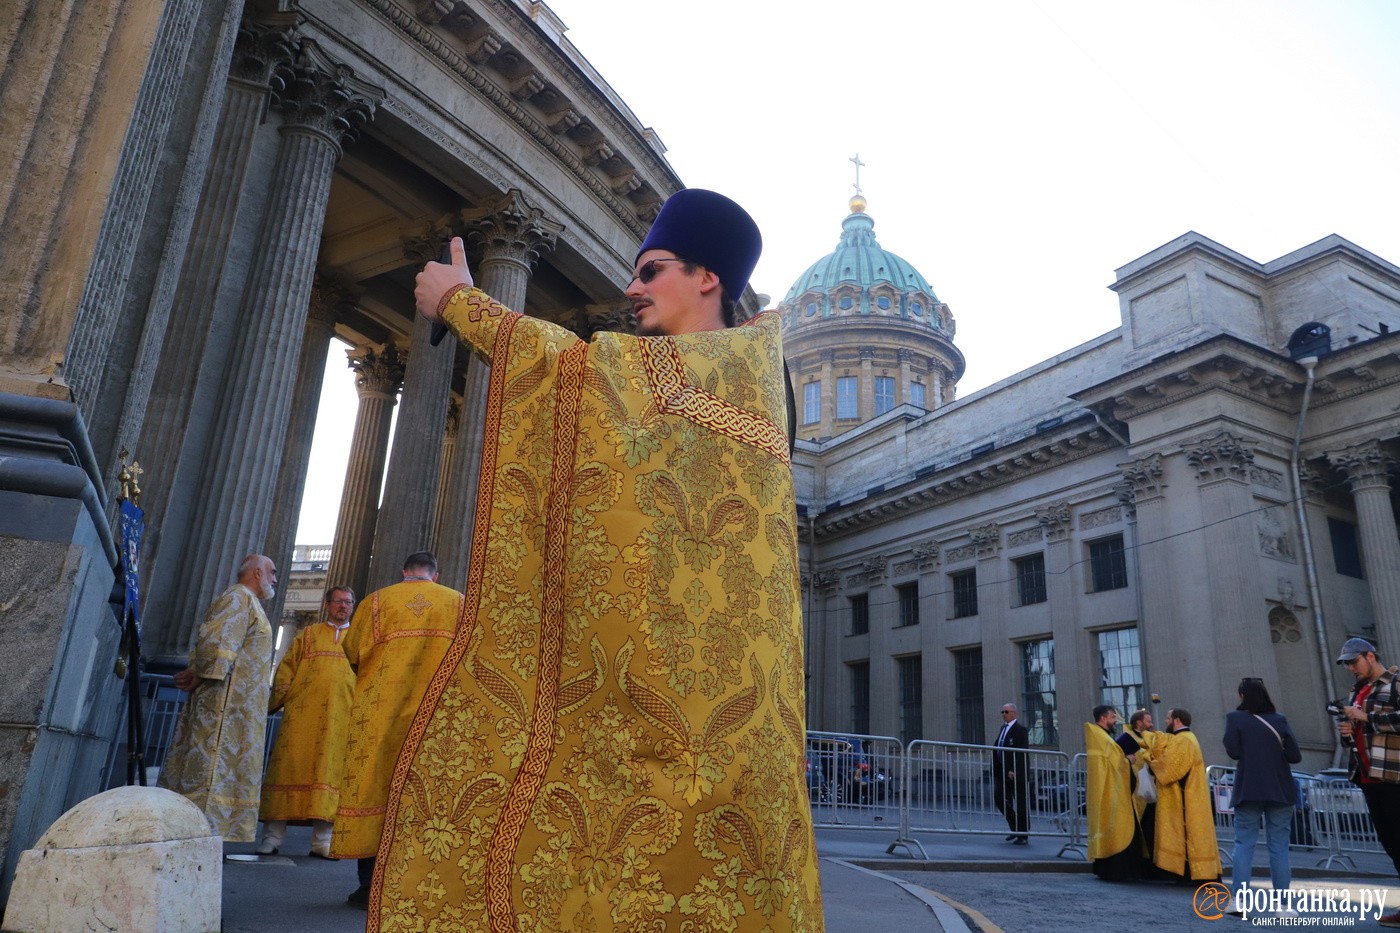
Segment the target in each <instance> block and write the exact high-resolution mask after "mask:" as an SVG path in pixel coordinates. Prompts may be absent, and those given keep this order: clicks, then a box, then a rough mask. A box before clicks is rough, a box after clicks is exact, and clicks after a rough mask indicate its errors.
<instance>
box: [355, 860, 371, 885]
mask: <svg viewBox="0 0 1400 933" xmlns="http://www.w3.org/2000/svg"><path fill="white" fill-rule="evenodd" d="M355 873H356V874H357V875H359V876H360V887H362V888H367V887H369V884H370V882H371V881H373V880H374V856H373V855H371V856H370V857H369V858H362V859H358V860H356V864H355Z"/></svg>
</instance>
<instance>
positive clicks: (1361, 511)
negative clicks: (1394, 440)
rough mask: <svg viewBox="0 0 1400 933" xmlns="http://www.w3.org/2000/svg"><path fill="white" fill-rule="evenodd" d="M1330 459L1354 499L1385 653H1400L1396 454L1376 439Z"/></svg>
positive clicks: (1378, 635) (1379, 640)
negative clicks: (1393, 482) (1393, 484)
mask: <svg viewBox="0 0 1400 933" xmlns="http://www.w3.org/2000/svg"><path fill="white" fill-rule="evenodd" d="M1327 459H1328V460H1330V461H1332V465H1333V466H1335V467H1336V468H1337V469H1339V470H1341V471H1342V473H1343V474H1344V475H1345V476H1346V478H1347V483H1348V484H1349V485H1350V486H1351V495H1352V499H1353V500H1354V501H1355V502H1356V523H1357V525H1358V527H1359V530H1360V532H1361V561H1362V566H1363V567H1364V568H1365V570H1366V585H1367V587H1368V588H1369V589H1370V591H1371V613H1372V615H1373V617H1374V618H1375V621H1376V639H1377V645H1376V647H1378V648H1379V649H1380V654H1381V657H1383V658H1392V657H1395V655H1396V653H1397V652H1400V535H1397V532H1396V526H1395V512H1394V510H1393V509H1391V507H1390V471H1391V470H1393V469H1394V468H1395V458H1394V457H1392V456H1391V455H1390V454H1389V453H1388V452H1387V451H1386V450H1385V449H1384V448H1382V447H1381V445H1380V444H1379V442H1377V441H1367V442H1366V443H1364V444H1357V445H1356V446H1355V447H1348V448H1346V449H1345V450H1339V451H1329V452H1328V454H1327Z"/></svg>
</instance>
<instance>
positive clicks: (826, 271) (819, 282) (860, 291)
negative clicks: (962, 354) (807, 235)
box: [783, 195, 953, 337]
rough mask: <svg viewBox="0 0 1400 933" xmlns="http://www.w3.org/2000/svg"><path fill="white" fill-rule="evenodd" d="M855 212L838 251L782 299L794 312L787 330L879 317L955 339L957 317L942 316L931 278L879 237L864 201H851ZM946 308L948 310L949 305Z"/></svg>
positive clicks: (815, 266) (811, 269)
mask: <svg viewBox="0 0 1400 933" xmlns="http://www.w3.org/2000/svg"><path fill="white" fill-rule="evenodd" d="M850 208H851V213H850V214H848V215H847V216H846V219H845V220H843V221H842V222H841V239H840V242H839V243H837V245H836V249H835V250H834V251H832V252H830V253H828V254H827V255H825V256H823V257H822V258H821V259H818V260H817V261H816V262H814V263H813V264H812V265H811V266H810V267H809V268H808V269H807V271H806V272H803V273H802V275H800V276H798V278H797V280H796V281H795V282H794V283H793V285H792V288H790V289H789V290H788V293H787V297H786V298H784V299H783V305H786V306H788V307H789V308H790V309H791V310H790V311H789V312H788V314H786V315H785V323H786V324H787V326H788V327H789V328H792V327H801V326H803V325H806V324H811V323H816V322H818V321H824V320H826V319H829V318H831V317H835V316H839V315H845V314H876V315H882V316H886V317H892V318H900V319H903V320H905V321H908V322H909V323H916V324H917V323H921V324H924V325H925V326H928V327H931V328H933V329H935V330H939V331H942V332H943V333H944V334H945V335H946V336H948V337H951V336H952V334H953V322H952V316H951V315H947V314H946V313H945V314H943V315H940V314H939V310H940V304H941V303H940V302H939V300H938V296H937V295H936V294H934V291H933V288H932V287H931V286H930V285H929V283H928V280H927V279H925V278H924V277H923V275H921V274H920V273H919V270H918V269H915V268H914V266H913V265H912V264H910V263H909V261H908V260H906V259H904V258H903V257H902V256H898V255H896V254H894V253H892V252H890V251H889V250H887V249H885V248H883V247H882V246H880V244H879V242H878V241H877V240H876V239H875V221H874V219H873V218H872V217H871V216H870V215H869V214H867V213H866V212H865V208H866V201H865V198H863V197H862V196H860V195H856V196H855V197H853V198H851V202H850ZM942 310H943V311H944V312H946V306H943V307H942Z"/></svg>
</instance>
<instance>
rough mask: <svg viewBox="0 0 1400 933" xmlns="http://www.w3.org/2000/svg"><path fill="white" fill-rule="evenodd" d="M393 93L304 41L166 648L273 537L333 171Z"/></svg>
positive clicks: (179, 647) (284, 97) (182, 638)
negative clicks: (346, 146)
mask: <svg viewBox="0 0 1400 933" xmlns="http://www.w3.org/2000/svg"><path fill="white" fill-rule="evenodd" d="M382 98H383V92H382V91H380V90H378V89H376V88H373V87H371V86H369V85H367V84H365V83H364V82H363V81H359V80H358V79H356V78H355V77H354V75H353V74H352V73H351V71H350V69H349V68H347V67H345V66H344V65H341V64H338V63H336V62H334V61H331V60H330V59H329V58H327V57H326V56H325V55H324V54H323V53H322V52H321V51H320V49H319V48H318V47H317V46H316V45H315V44H314V43H312V42H310V41H306V42H304V43H303V44H302V48H301V50H300V53H299V55H298V60H297V63H296V66H295V68H294V70H293V73H292V76H291V78H290V79H289V81H288V84H287V88H286V90H285V92H284V93H282V94H281V95H280V97H279V104H280V106H281V108H282V110H283V112H284V115H285V122H284V123H283V124H282V126H281V127H280V128H279V134H280V138H281V139H280V148H279V151H278V158H277V166H276V169H275V170H274V172H273V176H272V180H271V182H270V183H269V186H268V199H267V205H266V209H265V214H264V218H263V223H262V226H261V228H260V229H259V231H258V238H257V241H256V245H255V246H254V250H253V257H254V258H253V264H252V267H251V269H250V270H249V275H248V281H247V284H246V285H245V287H244V290H243V298H242V301H241V302H240V306H239V311H238V315H237V320H238V330H237V333H236V334H235V337H234V342H233V347H232V349H231V352H230V355H229V359H230V361H231V362H232V363H233V364H234V365H231V366H229V367H228V371H227V372H226V373H225V377H224V380H223V383H222V385H221V392H220V398H219V402H218V406H217V407H216V409H215V414H214V419H213V426H212V428H211V430H210V435H209V448H208V449H209V456H208V457H207V458H206V460H205V465H204V469H203V471H202V473H201V482H200V488H201V498H200V500H199V503H198V505H197V506H196V508H195V510H194V515H193V517H192V521H191V524H190V529H191V531H190V538H189V545H188V546H187V547H186V548H185V552H184V553H185V557H184V560H183V561H182V564H183V566H182V568H181V572H180V574H179V580H178V588H177V590H176V594H177V595H176V598H175V599H174V600H172V604H171V614H170V622H171V623H173V624H171V625H167V626H166V631H165V632H164V633H163V635H164V636H165V637H164V638H163V640H162V642H163V643H162V645H161V647H162V649H164V650H166V651H170V650H171V649H174V650H175V651H178V652H183V651H184V650H185V649H186V648H187V647H188V644H189V642H190V639H191V637H192V632H193V629H194V626H195V625H196V624H197V622H198V620H199V618H200V616H201V614H202V613H203V611H204V609H205V608H207V605H208V603H209V601H210V599H212V598H213V596H214V594H215V593H217V592H218V591H219V590H220V589H222V588H223V586H224V585H226V581H227V580H228V579H229V578H230V575H231V574H232V572H233V571H234V570H235V569H236V568H237V564H238V561H239V559H240V558H241V557H242V556H243V555H244V554H246V553H250V552H261V551H263V550H265V549H266V548H267V546H268V544H269V542H268V540H267V533H268V525H269V522H270V520H271V517H272V500H273V494H274V491H275V487H276V482H277V472H278V464H277V458H278V456H279V455H280V454H281V452H282V447H283V441H284V437H285V435H286V430H287V423H288V419H289V417H290V414H291V393H292V389H293V386H294V384H295V381H296V370H297V362H298V360H299V359H300V355H301V339H302V331H303V330H304V328H305V315H306V308H307V306H308V304H309V303H310V299H311V285H312V278H313V275H314V272H315V263H316V254H317V251H318V247H319V243H320V238H321V227H322V224H323V223H324V222H325V213H326V200H327V198H328V196H329V194H330V183H331V173H332V172H333V171H334V169H335V163H336V160H337V159H339V158H340V153H341V140H342V139H343V138H345V137H346V136H347V135H348V134H350V133H351V132H353V131H354V130H355V129H356V128H357V127H358V126H359V125H360V124H362V123H363V122H364V121H366V120H368V119H370V117H372V115H373V113H374V109H375V106H376V104H377V102H378V101H379V100H381V99H382Z"/></svg>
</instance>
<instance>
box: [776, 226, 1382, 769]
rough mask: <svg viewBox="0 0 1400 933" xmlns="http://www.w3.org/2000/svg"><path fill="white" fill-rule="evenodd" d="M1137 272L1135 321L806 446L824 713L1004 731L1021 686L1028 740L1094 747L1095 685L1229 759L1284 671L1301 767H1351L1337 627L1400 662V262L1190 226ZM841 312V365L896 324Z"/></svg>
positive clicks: (802, 376) (951, 731)
mask: <svg viewBox="0 0 1400 933" xmlns="http://www.w3.org/2000/svg"><path fill="white" fill-rule="evenodd" d="M859 216H860V215H859V214H855V215H852V217H859ZM851 220H852V218H847V221H846V223H847V224H848V225H849V224H850V223H851ZM826 262H827V261H826V260H823V261H822V263H818V266H817V267H814V268H824V267H823V263H826ZM810 275H811V273H804V277H803V278H802V279H799V280H798V282H797V284H796V285H795V286H794V289H793V292H792V295H795V296H798V298H799V302H797V303H791V307H789V308H786V309H785V313H786V314H788V315H789V317H788V324H787V326H788V328H789V332H790V333H792V335H793V337H794V338H795V339H794V341H793V342H794V343H796V344H797V345H798V346H800V347H806V346H808V344H807V343H806V340H807V335H806V333H804V328H807V327H809V326H810V325H808V324H806V323H804V321H805V320H807V319H808V318H809V317H810V318H817V316H818V315H820V314H822V313H824V312H823V308H824V307H826V306H825V305H824V304H822V302H821V301H820V300H818V301H817V302H816V303H817V305H818V307H817V309H816V310H815V311H814V312H813V314H812V315H810V316H804V315H805V312H804V311H803V310H802V307H801V304H800V302H801V301H808V302H810V301H811V297H810V296H812V291H811V290H810V289H809V287H808V286H809V284H810V283H809V277H810ZM1112 287H1113V289H1114V290H1115V291H1116V292H1117V294H1118V297H1119V300H1120V303H1121V308H1122V326H1121V327H1119V328H1117V329H1116V330H1113V331H1110V332H1109V333H1106V334H1104V335H1102V336H1100V337H1098V338H1096V339H1094V340H1091V341H1089V342H1087V343H1085V344H1082V345H1080V346H1077V347H1074V348H1072V349H1069V350H1066V351H1065V352H1063V353H1060V354H1059V355H1057V356H1055V357H1052V358H1050V359H1047V360H1045V361H1044V362H1042V363H1040V364H1038V365H1036V366H1033V367H1031V368H1030V369H1028V370H1026V371H1024V372H1020V373H1017V374H1015V375H1013V376H1010V377H1009V378H1007V379H1005V380H1003V381H1001V382H999V383H997V384H995V385H992V386H989V387H988V388H985V389H983V390H981V391H978V392H975V393H973V394H971V395H968V396H966V397H964V398H961V399H958V400H956V401H951V400H949V401H948V402H947V403H946V404H943V405H941V406H934V405H929V406H923V405H915V404H912V403H911V402H910V400H909V397H908V396H907V395H901V396H899V397H898V401H899V402H900V404H896V405H894V406H893V407H889V409H888V410H887V411H884V412H883V413H880V414H876V415H875V416H874V417H869V415H868V414H867V412H870V413H874V411H878V409H873V410H872V409H867V408H862V409H861V417H860V419H859V423H858V424H856V425H854V426H852V427H849V428H847V427H846V426H845V425H844V424H843V423H841V422H840V421H838V422H837V423H836V425H835V431H832V430H830V429H828V428H827V427H826V423H825V422H822V424H823V427H822V428H821V430H818V431H809V432H806V434H805V435H804V436H815V437H817V438H818V439H816V440H809V441H799V442H798V455H797V458H796V469H797V477H798V490H799V492H798V496H799V502H800V506H799V509H800V512H801V529H802V531H801V534H802V540H803V542H804V546H805V554H804V557H805V565H804V585H805V598H806V626H807V635H808V646H809V651H808V665H809V669H810V677H811V679H810V684H811V688H810V690H809V698H810V700H809V702H810V703H811V710H810V717H809V721H810V723H811V724H812V727H813V728H820V729H827V730H835V731H842V732H865V733H876V734H883V735H894V736H898V737H900V738H902V739H906V740H909V739H917V738H924V739H938V740H946V741H959V742H972V743H980V742H983V741H986V740H987V739H988V738H989V737H991V736H994V735H995V727H994V726H992V725H991V722H990V717H993V716H995V713H996V710H997V709H999V708H1000V706H1001V705H1002V704H1003V703H1005V702H1014V703H1016V704H1017V705H1018V706H1020V708H1021V710H1022V711H1023V712H1022V716H1023V721H1025V722H1026V724H1027V725H1028V726H1029V727H1030V730H1031V740H1032V744H1034V745H1036V746H1040V747H1046V748H1058V749H1063V750H1065V751H1067V752H1075V751H1080V750H1082V749H1081V747H1080V746H1081V745H1082V741H1083V739H1082V734H1081V732H1080V729H1079V724H1080V723H1082V722H1084V721H1086V720H1087V719H1088V718H1089V710H1090V708H1091V707H1093V706H1094V705H1096V704H1098V703H1104V702H1107V703H1112V704H1114V705H1115V706H1117V707H1118V708H1119V709H1120V710H1125V709H1135V708H1138V707H1140V706H1143V705H1147V706H1149V707H1151V708H1152V709H1154V710H1156V711H1157V712H1158V720H1159V721H1161V719H1162V718H1163V715H1164V714H1165V712H1166V709H1167V708H1168V707H1171V706H1183V707H1186V708H1187V709H1190V710H1191V711H1192V712H1193V713H1194V715H1195V717H1196V727H1195V728H1196V731H1197V732H1198V733H1199V734H1200V738H1201V742H1202V746H1203V748H1204V749H1205V750H1206V753H1207V758H1208V759H1209V760H1223V758H1224V753H1223V751H1222V750H1221V749H1220V737H1221V735H1222V733H1223V718H1224V713H1225V711H1226V710H1228V709H1233V708H1234V706H1235V705H1236V704H1237V702H1238V699H1237V697H1236V694H1235V689H1236V685H1237V684H1238V682H1239V680H1240V678H1241V677H1243V676H1259V677H1263V678H1264V680H1265V682H1266V683H1267V684H1268V686H1269V688H1270V690H1271V691H1272V692H1273V695H1274V697H1275V700H1276V701H1277V702H1279V704H1280V706H1281V708H1282V710H1283V711H1284V712H1286V713H1287V715H1288V716H1289V718H1290V721H1291V722H1292V723H1293V725H1294V727H1295V729H1296V730H1297V732H1298V735H1299V738H1300V741H1301V742H1302V745H1303V747H1304V749H1305V759H1304V766H1305V767H1309V768H1321V767H1324V766H1327V765H1330V764H1331V763H1332V755H1333V750H1334V747H1335V744H1336V743H1335V738H1334V732H1333V729H1332V727H1331V724H1330V720H1329V719H1328V717H1327V715H1326V713H1325V711H1324V707H1325V705H1326V703H1327V702H1328V700H1330V699H1332V698H1335V697H1337V696H1339V695H1344V691H1345V688H1346V686H1347V684H1349V682H1350V678H1349V675H1348V674H1347V672H1346V671H1345V670H1343V669H1340V668H1338V667H1337V666H1336V665H1335V664H1333V663H1332V659H1333V658H1335V656H1336V653H1337V651H1338V646H1339V645H1340V644H1341V643H1342V641H1343V640H1344V639H1345V638H1346V637H1348V636H1349V635H1363V636H1366V637H1368V638H1373V639H1376V640H1377V643H1378V644H1379V646H1380V649H1381V651H1382V653H1383V657H1385V658H1388V659H1390V660H1392V661H1393V660H1395V659H1397V658H1400V537H1398V536H1397V531H1396V517H1395V515H1396V497H1395V494H1394V491H1393V490H1394V486H1395V464H1396V459H1395V458H1396V456H1397V452H1398V451H1400V414H1397V413H1400V356H1397V351H1400V334H1397V333H1393V332H1392V330H1393V329H1395V328H1397V327H1400V268H1397V267H1396V266H1394V265H1392V264H1391V263H1389V262H1387V261H1385V260H1383V259H1381V258H1379V257H1377V256H1374V255H1372V254H1370V253H1367V252H1366V251H1365V250H1363V249H1360V248H1359V247H1357V246H1355V245H1353V244H1351V243H1348V242H1347V241H1346V240H1343V239H1341V238H1339V237H1335V236H1333V237H1328V238H1326V239H1324V240H1321V241H1318V242H1317V243H1313V244H1311V245H1309V246H1306V247H1303V248H1302V249H1299V250H1297V251H1296V252H1294V253H1290V254H1289V255H1287V256H1283V257H1281V258H1279V259H1276V260H1274V261H1272V262H1267V263H1260V262H1256V261H1254V260H1251V259H1248V258H1246V257H1244V256H1242V255H1240V254H1238V253H1235V252H1232V251H1231V250H1229V249H1227V248H1225V247H1223V246H1221V245H1220V244H1218V243H1214V242H1212V241H1211V240H1209V239H1207V238H1205V237H1203V236H1200V235H1198V234H1195V233H1188V234H1186V235H1185V236H1182V237H1181V238H1179V239H1177V240H1175V241H1173V242H1171V243H1168V244H1166V245H1164V246H1162V247H1161V248H1159V249H1157V250H1154V251H1153V252H1151V253H1149V254H1147V255H1146V256H1143V257H1141V258H1139V259H1137V260H1134V261H1133V262H1131V263H1129V264H1128V265H1126V266H1124V267H1122V268H1121V269H1119V270H1118V272H1117V281H1116V282H1115V283H1114V285H1113V286H1112ZM920 294H927V295H930V296H931V294H932V293H931V292H929V291H928V290H927V289H926V288H924V289H921V291H920ZM853 305H854V302H853ZM819 319H821V320H824V321H826V322H827V323H826V324H825V325H824V332H823V334H822V339H823V352H826V353H828V354H831V355H833V356H835V357H836V358H837V359H842V358H843V357H845V358H848V359H849V358H853V356H854V352H855V351H856V350H858V348H860V347H862V346H870V345H875V342H876V339H875V338H874V337H873V336H871V334H870V328H871V327H872V325H878V324H879V323H880V321H879V320H878V319H876V318H871V317H868V316H855V315H852V316H849V317H846V318H842V317H840V316H839V315H838V316H829V317H825V318H819ZM843 325H844V326H848V327H850V330H849V332H848V333H849V336H848V337H844V338H843V337H842V330H841V328H842V327H843ZM887 328H888V337H889V339H890V340H891V341H892V342H894V343H896V344H897V343H898V341H899V340H900V339H901V338H903V335H905V334H907V333H909V328H908V326H907V324H906V322H905V320H904V319H891V320H890V321H889V322H888V325H887ZM947 335H948V336H951V332H948V334H947ZM918 347H919V349H918V355H920V356H922V355H924V354H926V353H927V354H928V355H929V356H930V357H931V359H932V361H934V362H944V363H947V362H949V361H951V359H960V358H958V357H950V356H949V355H947V354H946V353H944V355H942V356H940V355H939V354H938V353H937V352H930V351H929V350H928V349H926V347H927V344H926V343H920V344H918ZM850 372H851V373H852V374H857V373H858V374H860V375H861V376H862V377H864V375H865V373H864V372H862V371H860V370H857V369H856V368H855V367H851V368H850ZM891 372H893V370H892V369H891ZM945 372H948V370H945ZM807 380H812V381H819V382H822V383H826V382H827V380H828V377H827V374H826V372H825V371H823V372H821V373H819V374H817V375H815V376H814V375H813V371H812V368H811V367H810V366H808V365H804V366H802V367H799V368H798V370H797V373H796V374H795V377H794V382H795V383H796V385H795V386H794V388H795V390H796V392H797V397H798V399H799V401H798V405H799V408H801V405H802V402H801V399H802V398H803V385H804V383H805V382H806V381H807ZM926 397H927V396H926ZM822 398H823V404H825V396H822ZM926 408H927V409H928V410H926ZM821 414H822V417H825V412H822V413H821ZM809 420H810V421H812V422H813V423H816V422H817V420H818V419H815V418H813V419H809ZM828 434H834V436H827V435H828ZM1157 698H1160V704H1158V700H1157Z"/></svg>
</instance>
